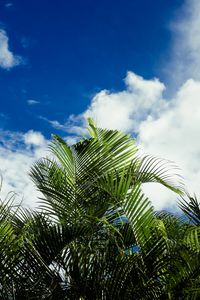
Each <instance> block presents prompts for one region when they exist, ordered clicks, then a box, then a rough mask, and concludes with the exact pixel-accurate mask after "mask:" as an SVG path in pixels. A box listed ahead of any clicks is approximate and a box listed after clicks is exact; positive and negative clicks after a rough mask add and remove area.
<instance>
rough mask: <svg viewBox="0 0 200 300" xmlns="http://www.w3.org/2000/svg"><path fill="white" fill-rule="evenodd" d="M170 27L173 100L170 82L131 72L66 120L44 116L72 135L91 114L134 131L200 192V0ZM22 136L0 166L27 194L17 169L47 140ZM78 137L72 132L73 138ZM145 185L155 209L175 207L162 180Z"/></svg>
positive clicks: (1, 151) (0, 157)
mask: <svg viewBox="0 0 200 300" xmlns="http://www.w3.org/2000/svg"><path fill="white" fill-rule="evenodd" d="M172 28H173V32H174V39H175V40H174V47H173V49H172V59H171V62H169V63H168V65H167V66H166V68H167V69H168V71H169V77H168V78H167V80H166V81H168V82H170V80H169V78H172V81H171V84H173V85H174V87H175V90H177V92H174V94H173V95H172V97H171V98H170V99H165V98H164V96H163V91H164V90H165V89H167V90H168V88H169V87H165V85H164V84H163V83H161V82H160V81H159V80H158V79H156V78H154V79H151V80H145V79H144V78H142V77H141V76H138V75H136V74H135V73H133V72H128V73H127V76H126V78H125V85H126V86H125V89H124V90H123V91H119V92H115V93H111V92H109V91H108V90H102V91H101V92H99V93H98V94H96V96H95V97H93V99H92V101H91V103H90V105H89V107H88V108H87V109H86V110H85V111H84V112H83V113H82V114H80V115H78V116H75V115H71V116H70V117H69V119H68V120H67V122H65V123H64V124H61V123H60V122H58V121H57V120H53V121H50V120H48V119H46V118H44V117H41V118H43V119H44V120H46V121H48V122H49V123H50V124H51V125H52V126H53V127H54V128H56V129H60V130H63V131H65V132H70V133H74V134H80V132H81V131H82V132H83V133H84V132H85V125H86V119H87V118H88V117H89V116H90V117H92V118H93V119H94V120H95V121H96V122H97V124H98V125H99V126H102V127H107V128H111V129H119V130H123V131H126V132H129V133H136V134H137V135H138V141H139V144H140V146H141V148H142V149H143V151H145V152H146V153H149V154H153V155H156V156H159V157H164V158H166V159H169V160H172V161H175V162H176V164H177V165H178V166H179V167H180V168H181V169H182V174H183V176H184V177H185V180H186V183H187V187H188V189H189V190H190V191H191V192H195V193H196V194H197V196H198V195H199V197H200V184H199V183H200V140H199V136H200V127H199V121H200V71H199V70H200V2H199V1H198V0H188V1H186V2H185V6H184V8H183V10H182V15H181V17H179V19H178V21H176V22H174V23H173V26H172ZM21 139H23V141H24V142H25V143H26V145H25V146H26V149H25V150H23V151H21V150H17V151H12V149H13V139H12V141H10V142H9V143H8V144H9V151H7V150H6V151H5V145H3V146H2V147H0V166H3V168H4V174H5V182H6V186H7V188H8V190H11V187H12V184H13V183H15V185H16V186H18V187H19V188H20V190H23V191H25V193H27V194H28V192H29V193H30V190H29V191H28V190H27V191H28V192H27V191H26V189H29V187H28V186H29V185H28V184H27V181H26V180H27V176H26V175H25V176H24V175H21V176H22V177H23V176H24V177H25V179H24V177H23V178H22V177H20V176H19V170H20V171H21V170H27V169H28V165H30V164H31V163H32V161H33V160H34V159H35V158H37V157H38V156H39V154H41V153H42V151H43V149H44V144H45V140H43V139H42V138H41V136H40V135H38V134H37V133H34V132H29V133H27V134H26V135H23V137H22V136H21ZM18 141H20V138H19V137H18ZM68 141H69V142H70V138H69V139H68ZM74 141H75V139H74V137H73V138H72V140H71V142H74ZM30 144H32V145H37V147H34V150H32V152H31V154H30V152H29V151H28V150H27V149H28V148H30ZM22 173H23V174H24V173H25V172H22ZM22 173H21V174H22ZM144 189H145V191H146V192H147V193H148V195H149V196H150V199H151V200H152V201H153V204H154V205H155V207H156V209H162V208H169V207H170V208H171V209H172V208H174V209H175V207H176V197H175V196H174V195H173V193H172V192H169V193H167V191H166V189H164V188H162V187H160V188H158V185H156V188H155V184H151V185H146V186H145V187H144Z"/></svg>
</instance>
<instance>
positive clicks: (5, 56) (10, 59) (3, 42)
mask: <svg viewBox="0 0 200 300" xmlns="http://www.w3.org/2000/svg"><path fill="white" fill-rule="evenodd" d="M8 41H9V40H8V36H7V34H6V32H5V30H3V29H0V68H2V69H6V70H9V69H11V68H13V67H15V66H18V65H20V64H21V63H22V58H21V57H20V56H18V55H15V54H13V53H12V52H11V50H10V49H9V45H8Z"/></svg>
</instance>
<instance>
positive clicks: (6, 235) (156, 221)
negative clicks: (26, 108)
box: [0, 120, 200, 300]
mask: <svg viewBox="0 0 200 300" xmlns="http://www.w3.org/2000/svg"><path fill="white" fill-rule="evenodd" d="M88 131H89V135H88V136H87V137H84V138H82V139H81V140H80V141H79V142H77V143H76V144H74V145H72V146H69V145H68V144H67V143H66V142H65V141H64V140H63V139H61V138H60V137H59V136H54V137H53V140H52V142H51V144H50V146H49V148H50V151H51V156H50V157H47V158H42V159H40V160H39V161H37V162H36V163H35V164H34V165H33V167H32V168H31V170H30V176H31V178H32V180H33V181H34V183H35V186H36V188H37V189H38V190H39V191H40V192H41V195H42V196H41V198H40V206H39V208H38V209H34V210H30V209H26V208H23V207H22V206H18V205H15V204H14V203H15V202H14V199H13V198H12V197H9V196H8V198H7V199H6V200H4V201H2V202H1V205H0V299H13V300H14V299H16V300H18V299H19V300H23V299H52V300H53V299H56V300H59V299H77V300H78V299H85V300H86V299H94V300H95V299H98V300H100V299H102V300H104V299H105V300H107V299H108V300H111V299H144V300H145V299H199V298H200V207H199V204H198V200H197V198H195V197H191V196H189V195H187V194H186V192H185V190H184V186H183V185H182V183H181V182H178V183H177V182H176V181H174V177H173V167H174V166H173V164H170V163H169V162H166V161H163V160H161V159H158V158H155V157H152V156H141V155H139V154H138V147H137V145H136V142H135V140H134V139H133V138H132V137H131V136H128V135H126V134H124V133H121V132H119V131H116V130H114V131H113V130H107V129H101V128H97V127H96V126H95V125H94V123H93V121H92V120H89V128H88ZM170 170H172V172H169V171H170ZM148 182H155V183H157V184H162V185H163V186H165V187H166V188H168V189H171V190H172V191H173V192H175V193H177V195H179V197H180V198H181V200H179V207H180V209H181V210H182V213H181V214H179V215H174V214H172V213H170V212H164V211H162V212H157V211H155V210H154V208H153V206H152V204H151V202H150V201H149V200H148V198H147V197H146V196H145V195H144V193H143V190H142V186H143V184H147V183H148Z"/></svg>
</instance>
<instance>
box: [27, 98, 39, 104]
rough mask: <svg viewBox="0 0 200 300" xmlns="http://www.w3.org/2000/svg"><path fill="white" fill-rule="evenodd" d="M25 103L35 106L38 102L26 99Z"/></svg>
mask: <svg viewBox="0 0 200 300" xmlns="http://www.w3.org/2000/svg"><path fill="white" fill-rule="evenodd" d="M27 103H28V105H35V104H39V103H40V102H39V101H37V100H34V99H28V100H27Z"/></svg>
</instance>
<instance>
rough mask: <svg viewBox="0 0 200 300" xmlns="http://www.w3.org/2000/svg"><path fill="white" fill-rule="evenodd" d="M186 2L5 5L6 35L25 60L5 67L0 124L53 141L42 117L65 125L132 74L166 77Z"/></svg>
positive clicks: (0, 13) (1, 17)
mask: <svg viewBox="0 0 200 300" xmlns="http://www.w3.org/2000/svg"><path fill="white" fill-rule="evenodd" d="M180 3H181V1H180V0H179V1H163V0H157V1H154V2H152V1H147V0H135V1H130V0H125V1H119V0H118V1H106V0H103V1H91V0H90V1H89V0H87V1H64V0H63V1H57V2H55V1H45V0H42V1H13V2H6V1H1V8H0V26H1V29H3V30H5V32H6V35H7V37H8V38H9V49H10V51H12V52H13V53H14V54H15V55H18V56H20V57H21V59H22V61H21V64H20V65H19V66H16V67H13V68H10V70H9V71H8V70H6V69H3V68H1V69H0V82H1V86H2V87H3V88H1V89H0V99H1V114H3V115H5V118H2V117H1V121H0V122H1V126H2V127H3V128H5V129H9V130H12V131H27V130H29V129H34V130H39V131H42V133H43V134H45V136H47V137H50V133H52V131H53V130H52V128H51V126H49V124H48V123H46V122H45V121H44V120H43V119H40V118H39V117H40V116H42V117H44V118H47V119H50V120H59V121H60V122H61V123H63V122H66V120H67V118H68V116H69V115H70V114H79V113H81V112H82V111H84V110H85V109H86V107H87V106H88V105H89V103H90V100H91V97H92V96H93V95H94V94H95V93H97V92H98V91H100V90H102V89H108V90H121V89H123V88H124V83H123V78H124V77H125V75H126V72H127V71H129V70H132V71H134V72H135V73H137V74H140V75H142V76H144V77H145V78H147V79H148V78H152V77H155V76H156V77H160V76H161V78H163V76H164V74H163V73H162V64H163V63H164V60H165V58H166V57H167V56H168V55H169V49H170V46H171V32H170V30H169V22H170V20H171V19H172V17H173V16H174V14H175V13H176V10H177V9H178V8H179V6H180ZM9 4H10V5H9ZM28 100H35V101H37V102H39V103H37V102H35V105H34V103H32V105H28V102H27V101H28ZM60 134H62V132H60Z"/></svg>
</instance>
